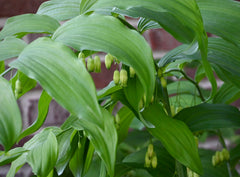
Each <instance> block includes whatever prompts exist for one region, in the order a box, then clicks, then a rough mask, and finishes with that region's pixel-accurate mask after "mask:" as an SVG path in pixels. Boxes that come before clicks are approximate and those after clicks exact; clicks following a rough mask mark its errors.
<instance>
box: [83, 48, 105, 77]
mask: <svg viewBox="0 0 240 177" xmlns="http://www.w3.org/2000/svg"><path fill="white" fill-rule="evenodd" d="M78 58H79V59H80V60H81V61H82V62H83V64H84V66H85V67H87V69H88V71H89V72H96V73H100V72H101V59H100V57H99V56H97V55H96V56H95V57H94V59H93V58H91V57H90V58H88V60H87V64H86V62H85V59H86V57H85V55H84V53H83V52H80V53H79V55H78Z"/></svg>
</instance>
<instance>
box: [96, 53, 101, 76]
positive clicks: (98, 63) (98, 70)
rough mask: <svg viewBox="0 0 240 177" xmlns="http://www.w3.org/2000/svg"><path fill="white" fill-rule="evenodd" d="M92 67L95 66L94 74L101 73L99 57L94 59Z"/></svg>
mask: <svg viewBox="0 0 240 177" xmlns="http://www.w3.org/2000/svg"><path fill="white" fill-rule="evenodd" d="M94 66H95V69H94V71H95V72H96V73H100V72H101V59H100V58H99V56H95V57H94Z"/></svg>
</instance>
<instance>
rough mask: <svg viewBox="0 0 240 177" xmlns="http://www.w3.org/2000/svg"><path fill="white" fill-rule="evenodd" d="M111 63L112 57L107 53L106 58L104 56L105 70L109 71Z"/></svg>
mask: <svg viewBox="0 0 240 177" xmlns="http://www.w3.org/2000/svg"><path fill="white" fill-rule="evenodd" d="M112 63H113V56H112V55H111V54H110V53H108V54H107V55H106V56H105V66H106V68H107V69H110V68H111V65H112Z"/></svg>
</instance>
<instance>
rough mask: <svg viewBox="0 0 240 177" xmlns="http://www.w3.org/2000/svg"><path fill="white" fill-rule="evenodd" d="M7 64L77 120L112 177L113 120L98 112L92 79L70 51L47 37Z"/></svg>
mask: <svg viewBox="0 0 240 177" xmlns="http://www.w3.org/2000/svg"><path fill="white" fill-rule="evenodd" d="M33 51H35V52H33ZM10 65H11V66H13V67H16V68H18V69H19V70H21V71H22V72H23V73H25V74H26V75H28V76H29V77H31V78H34V79H36V80H37V81H38V82H39V83H40V84H41V86H42V87H43V88H44V89H45V90H46V91H47V92H48V93H49V95H51V96H52V97H53V98H54V99H55V100H56V101H57V102H58V103H59V104H60V105H62V106H63V107H64V108H66V109H67V110H68V111H70V112H71V113H72V114H73V115H76V116H77V117H78V118H79V123H80V124H81V127H83V128H84V130H85V131H86V133H87V136H88V137H89V139H90V140H91V142H92V143H93V145H94V147H95V149H96V151H97V152H98V154H99V155H100V157H101V158H102V159H103V160H104V162H105V165H106V167H107V169H108V173H109V174H110V176H112V174H113V173H114V163H115V154H116V145H117V133H116V129H115V126H114V122H113V118H112V116H111V115H110V114H109V113H108V112H106V111H105V110H101V109H100V106H99V105H98V102H97V96H96V89H95V86H94V83H93V81H92V78H91V76H90V75H89V73H88V72H87V70H86V68H85V66H84V65H83V63H82V62H81V61H80V60H78V59H77V56H76V55H75V54H74V53H73V52H72V50H71V49H69V48H68V47H66V46H64V45H62V44H61V43H58V42H54V41H52V40H51V39H49V38H39V39H38V40H36V41H34V42H33V43H31V44H30V45H28V46H27V47H26V48H25V49H24V51H23V52H22V53H21V55H20V56H19V58H18V60H16V61H14V62H12V63H11V64H10ZM106 127H107V128H106Z"/></svg>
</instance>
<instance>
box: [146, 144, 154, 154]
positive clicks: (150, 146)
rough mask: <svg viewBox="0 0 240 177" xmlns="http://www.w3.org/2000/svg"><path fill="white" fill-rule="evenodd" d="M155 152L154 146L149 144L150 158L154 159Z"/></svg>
mask: <svg viewBox="0 0 240 177" xmlns="http://www.w3.org/2000/svg"><path fill="white" fill-rule="evenodd" d="M153 152H154V150H153V144H149V145H148V150H147V153H148V156H149V157H153Z"/></svg>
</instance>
